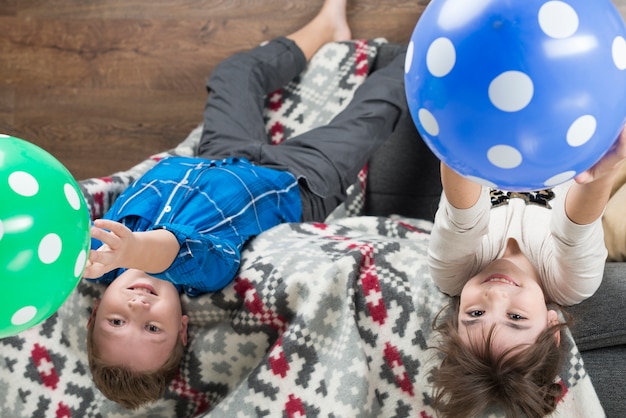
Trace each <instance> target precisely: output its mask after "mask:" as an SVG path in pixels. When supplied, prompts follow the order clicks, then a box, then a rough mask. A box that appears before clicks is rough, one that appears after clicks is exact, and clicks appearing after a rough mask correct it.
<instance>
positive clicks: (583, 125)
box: [567, 115, 598, 147]
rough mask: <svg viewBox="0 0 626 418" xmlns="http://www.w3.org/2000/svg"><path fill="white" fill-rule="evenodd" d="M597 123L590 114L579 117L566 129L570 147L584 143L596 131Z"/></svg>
mask: <svg viewBox="0 0 626 418" xmlns="http://www.w3.org/2000/svg"><path fill="white" fill-rule="evenodd" d="M597 126H598V123H597V122H596V118H594V117H593V116H592V115H584V116H581V117H579V118H578V119H576V120H575V121H574V123H572V125H571V126H570V127H569V129H568V130H567V143H568V144H569V145H570V146H572V147H579V146H581V145H584V144H586V143H587V142H589V140H590V139H591V138H592V137H593V135H594V134H595V133H596V128H597Z"/></svg>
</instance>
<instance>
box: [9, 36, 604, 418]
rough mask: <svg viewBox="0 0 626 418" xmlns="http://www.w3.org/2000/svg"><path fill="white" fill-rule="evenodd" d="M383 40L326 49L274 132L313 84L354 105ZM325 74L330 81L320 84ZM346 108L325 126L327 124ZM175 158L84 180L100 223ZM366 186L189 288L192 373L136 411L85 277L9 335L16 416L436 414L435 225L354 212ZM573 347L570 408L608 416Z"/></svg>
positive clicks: (96, 291)
mask: <svg viewBox="0 0 626 418" xmlns="http://www.w3.org/2000/svg"><path fill="white" fill-rule="evenodd" d="M379 42H380V41H370V42H359V41H355V42H350V43H342V44H333V45H330V46H329V47H328V48H326V49H324V50H323V51H320V54H319V57H321V58H319V60H318V61H314V62H312V63H311V66H310V68H309V70H308V71H307V74H303V76H302V78H301V79H299V80H297V81H296V84H295V85H292V86H288V87H286V88H285V89H284V91H282V92H281V93H280V94H281V103H282V104H281V105H280V106H275V107H274V110H271V107H270V106H268V109H269V110H268V119H267V120H268V126H270V125H271V124H272V123H274V124H275V123H276V121H274V119H272V117H273V116H272V113H271V112H272V111H278V112H281V109H282V111H284V110H285V109H286V108H288V107H290V106H296V107H297V108H299V109H305V110H304V113H303V114H307V115H308V114H310V110H311V108H310V107H309V106H314V105H315V103H314V102H315V100H312V99H311V97H313V96H311V97H308V98H307V94H308V93H310V92H313V93H315V97H318V98H319V96H318V95H319V94H320V92H321V91H327V90H328V91H330V92H331V93H329V95H327V97H326V100H328V101H331V102H335V103H339V102H343V101H345V100H349V98H350V97H351V92H353V91H354V89H355V88H356V86H358V84H360V82H361V81H362V79H363V78H364V77H365V75H366V74H367V66H368V65H369V64H370V63H371V62H372V59H373V58H374V57H375V55H376V48H377V46H378V45H379ZM316 58H318V57H317V56H316ZM329 63H330V64H329ZM331 64H332V65H331ZM333 68H334V69H333ZM346 68H347V70H346V71H343V70H344V69H346ZM333 72H334V73H335V74H340V75H338V76H337V77H334V78H333V80H335V81H333V82H334V83H337V82H340V83H341V84H331V83H330V82H329V81H328V80H329V78H328V77H330V76H331V75H332V74H331V73H333ZM311 75H315V77H311ZM324 76H326V78H325V80H327V81H326V82H325V83H322V85H323V86H325V88H319V86H320V84H319V79H320V77H324ZM337 85H340V86H342V88H341V89H338V88H337ZM346 86H347V87H346ZM344 87H345V88H344ZM337 90H341V91H340V92H338V91H337ZM339 96H341V97H339ZM270 99H271V97H270V98H268V100H270ZM335 99H337V100H338V101H337V100H335ZM316 106H320V104H319V103H317V105H316ZM323 108H324V109H331V107H323ZM340 109H341V106H340V105H338V106H335V107H334V110H333V111H331V112H328V115H326V116H323V117H322V118H321V119H316V120H317V122H315V121H313V122H310V123H311V124H315V123H323V119H327V118H328V117H332V114H334V113H335V112H337V111H339V110H340ZM319 113H320V112H316V114H319ZM287 115H289V116H287ZM293 115H294V112H285V113H283V116H284V117H278V119H277V120H279V121H280V124H282V126H283V127H284V128H283V132H288V131H289V130H291V129H293V132H295V131H296V129H295V128H293V127H299V126H300V125H298V124H297V123H294V124H291V122H293V120H292V119H289V117H292V116H293ZM297 116H298V115H296V116H295V117H297ZM298 119H299V120H300V121H302V120H304V118H302V117H300V118H298ZM270 121H274V122H270ZM290 121H291V122H290ZM293 132H292V133H291V134H293ZM288 135H290V133H289V132H288ZM288 135H287V136H288ZM198 136H199V129H196V130H195V131H194V132H192V134H191V135H190V136H189V137H188V138H187V139H186V140H185V141H183V143H181V145H180V146H179V147H177V148H176V149H175V150H171V151H170V152H169V154H183V155H191V154H192V153H193V149H194V145H195V143H197V139H198ZM164 156H165V154H158V155H156V156H154V157H153V158H150V159H148V160H147V161H145V162H144V163H142V164H140V165H138V166H137V167H134V168H132V169H130V170H129V171H127V172H124V173H117V174H115V175H114V176H111V177H107V178H104V179H90V180H86V181H83V182H81V186H82V188H83V193H84V194H85V197H86V199H87V201H88V203H89V205H90V210H91V212H92V216H93V217H97V216H100V215H101V214H102V213H103V212H104V211H106V209H107V208H108V206H109V205H110V203H111V202H112V201H113V200H114V199H115V197H116V196H117V194H119V191H121V190H122V189H123V188H124V187H125V185H126V184H128V182H129V181H132V179H134V178H136V177H137V176H138V175H140V174H141V173H142V172H144V171H145V170H146V169H148V168H149V167H150V166H151V165H152V164H153V163H154V162H155V161H156V160H158V159H159V158H162V157H164ZM363 178H364V177H363ZM361 184H364V182H359V183H358V184H357V185H356V186H355V189H357V192H355V193H353V195H352V197H351V199H350V201H349V203H348V205H347V206H346V207H344V208H342V209H341V210H340V211H338V212H336V213H335V214H334V216H333V217H332V219H329V220H328V221H327V222H325V223H319V224H314V223H305V224H284V225H280V226H278V227H276V228H274V229H272V230H270V231H267V232H265V233H263V234H261V235H260V236H258V237H257V238H255V239H254V240H252V241H251V242H250V243H249V245H247V247H246V249H245V250H244V252H243V254H242V255H243V260H242V267H241V269H240V272H239V274H238V276H237V278H236V279H235V280H234V281H233V283H232V284H231V285H229V286H228V287H226V288H225V289H224V290H223V291H221V292H217V293H213V294H207V295H204V296H201V297H199V298H194V299H191V298H188V297H186V296H182V302H183V306H184V309H185V310H186V312H187V313H188V315H189V316H190V330H189V331H190V343H189V347H188V348H189V349H188V350H187V352H186V354H185V357H184V359H183V363H182V366H181V371H180V374H179V376H178V377H177V378H176V379H175V380H174V381H173V382H172V383H171V384H170V386H169V387H168V390H167V392H166V394H165V396H164V397H163V398H162V399H161V400H159V401H158V402H156V403H155V404H153V405H150V406H148V407H145V408H144V409H141V410H139V411H127V410H124V409H123V408H121V407H119V406H118V405H116V404H114V403H112V402H110V401H108V400H107V399H105V398H104V397H103V396H102V395H101V394H100V393H99V392H98V391H97V390H96V389H95V388H94V387H93V385H92V382H91V379H90V374H89V370H88V366H87V356H86V353H85V344H84V341H85V337H86V330H85V324H86V321H87V318H88V316H89V313H90V311H91V307H92V306H93V302H94V300H95V299H97V298H98V297H99V296H100V294H101V292H102V290H103V287H102V286H101V285H97V284H91V283H88V282H85V281H81V283H80V284H79V285H78V286H77V288H76V290H75V291H74V292H73V293H72V295H71V296H70V298H69V299H68V301H67V302H66V303H65V304H64V305H63V306H62V307H61V309H60V310H59V311H58V312H57V313H56V314H55V315H53V316H52V317H51V318H49V319H48V320H46V321H45V322H43V323H42V324H40V325H39V326H37V327H34V328H32V329H30V330H27V331H25V332H23V333H21V334H19V335H17V336H14V337H9V338H5V339H2V340H0V364H1V365H2V367H1V368H0V416H1V417H7V418H20V417H57V418H65V417H81V418H82V417H102V418H109V417H114V418H117V417H120V418H122V417H167V418H170V417H195V416H204V417H209V416H211V417H261V416H263V417H278V416H284V417H300V416H312V417H350V418H352V417H409V416H410V417H415V416H421V417H432V416H434V412H433V411H432V409H431V407H430V393H431V388H430V386H429V382H428V371H429V370H430V368H431V367H432V366H433V365H434V364H436V362H437V360H438V357H437V352H436V350H433V349H432V348H429V347H432V346H434V345H435V344H436V340H435V338H436V336H435V335H433V332H432V326H431V324H432V320H433V318H434V316H435V315H436V314H437V312H438V311H439V310H440V309H441V308H442V307H443V306H444V305H445V304H446V303H447V298H446V297H445V296H444V295H443V294H441V293H440V292H438V291H437V289H436V288H435V287H434V285H433V284H432V283H431V281H430V280H429V278H428V274H427V267H426V248H427V244H428V237H429V234H428V232H429V230H430V227H431V224H430V223H428V222H426V221H420V220H411V219H400V218H375V217H363V216H348V217H346V216H345V215H346V214H348V215H350V214H354V213H358V210H359V207H360V206H361V203H362V195H363V194H362V188H361V187H360V186H361ZM346 208H347V209H346ZM564 344H567V346H568V348H569V353H570V355H569V358H568V360H569V361H568V363H567V364H566V365H565V366H564V367H563V370H562V373H561V379H562V384H563V386H564V387H565V388H566V394H565V396H564V398H563V399H562V401H561V402H560V405H559V408H558V411H557V414H556V415H558V416H563V417H576V416H580V417H597V416H603V412H602V409H601V407H600V404H599V401H598V399H597V396H596V394H595V391H594V389H593V386H592V384H591V381H590V379H589V376H588V375H587V374H586V373H585V369H584V366H583V363H582V360H581V357H580V355H579V353H578V350H577V349H576V346H575V344H574V342H573V340H572V339H571V336H570V335H569V334H568V335H567V338H565V341H564ZM493 416H498V413H497V412H494V413H493Z"/></svg>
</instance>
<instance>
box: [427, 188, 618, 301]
mask: <svg viewBox="0 0 626 418" xmlns="http://www.w3.org/2000/svg"><path fill="white" fill-rule="evenodd" d="M571 184H572V183H571V182H569V183H566V184H563V185H560V186H557V187H555V188H554V189H553V192H554V195H551V194H549V192H544V193H543V196H544V197H547V199H537V200H538V201H539V203H540V204H535V203H527V201H526V199H525V198H524V195H520V194H512V197H511V198H509V199H508V203H507V199H506V198H504V199H502V198H500V199H498V197H497V196H494V198H493V199H492V193H491V191H490V189H489V188H487V187H483V189H482V192H481V196H480V198H479V200H478V202H477V203H476V204H475V205H474V206H473V207H471V208H468V209H456V208H454V207H453V206H452V205H451V204H450V203H449V202H448V201H447V199H446V197H445V193H442V198H441V202H440V205H439V209H438V211H437V214H436V215H435V224H434V228H433V231H432V234H431V239H430V245H429V251H428V255H429V267H430V271H431V276H432V278H433V280H434V281H435V283H436V285H437V286H438V287H439V289H440V290H441V291H443V292H444V293H447V294H449V295H451V296H456V295H460V293H461V290H462V289H463V286H464V285H465V283H466V282H467V281H468V280H469V279H470V278H471V277H472V276H474V275H475V274H477V273H478V272H480V271H481V270H482V269H484V268H485V267H486V266H487V265H488V264H489V263H491V262H492V261H493V260H496V259H498V258H500V257H502V255H503V253H504V250H505V246H506V242H507V240H508V239H509V238H514V239H515V240H516V241H517V242H518V244H519V247H520V249H521V251H522V252H523V253H524V255H526V257H528V259H529V260H530V261H531V263H532V264H533V265H534V267H535V268H536V269H537V271H538V272H539V276H540V277H541V280H542V287H543V290H544V294H545V296H546V300H547V301H549V302H555V303H558V304H560V305H563V306H568V305H574V304H577V303H579V302H581V301H583V300H585V299H586V298H588V297H590V296H591V295H593V293H594V292H595V291H596V290H597V289H598V286H600V283H601V281H602V276H603V272H604V264H605V260H606V256H607V250H606V247H605V245H604V235H603V234H604V233H603V230H602V222H601V219H597V220H596V221H595V222H593V223H591V224H588V225H578V224H575V223H574V222H572V221H571V220H570V219H569V218H568V217H567V215H566V214H565V195H566V193H567V190H568V189H569V187H570V186H571ZM516 196H518V197H516ZM492 200H493V201H494V203H493V205H492ZM546 203H547V204H546ZM546 206H547V207H546Z"/></svg>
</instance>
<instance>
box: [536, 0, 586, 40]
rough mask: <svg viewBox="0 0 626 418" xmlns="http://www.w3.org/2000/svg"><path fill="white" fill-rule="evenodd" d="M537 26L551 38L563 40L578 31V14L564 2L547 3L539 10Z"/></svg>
mask: <svg viewBox="0 0 626 418" xmlns="http://www.w3.org/2000/svg"><path fill="white" fill-rule="evenodd" d="M538 19H539V26H540V27H541V30H542V31H543V32H544V33H545V34H546V35H548V36H549V37H551V38H556V39H564V38H569V37H570V36H572V35H574V34H575V33H576V31H577V30H578V24H579V19H578V13H576V10H574V8H573V7H572V6H570V5H569V4H567V3H565V2H564V1H548V2H546V3H545V4H544V5H543V6H541V8H540V9H539V16H538Z"/></svg>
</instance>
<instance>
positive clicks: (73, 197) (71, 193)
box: [63, 183, 80, 210]
mask: <svg viewBox="0 0 626 418" xmlns="http://www.w3.org/2000/svg"><path fill="white" fill-rule="evenodd" d="M63 191H64V192H65V198H66V199H67V202H68V203H69V204H70V206H71V207H72V209H74V210H78V209H80V197H78V192H76V189H75V188H74V187H73V186H72V185H71V184H69V183H65V186H63Z"/></svg>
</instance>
